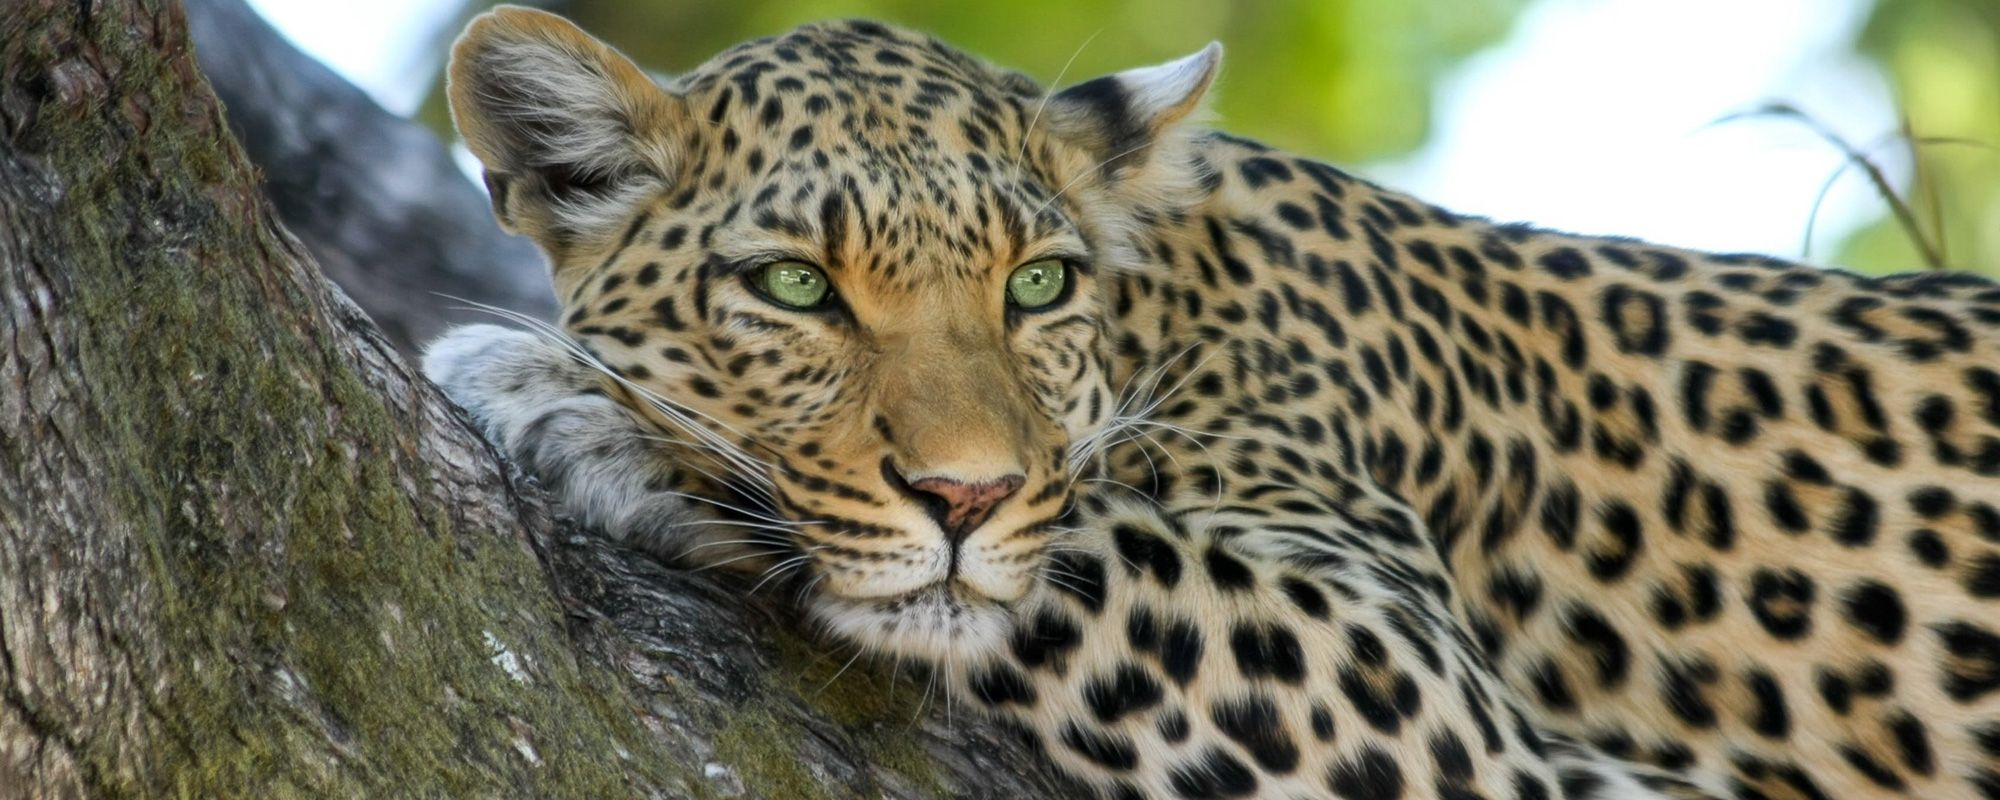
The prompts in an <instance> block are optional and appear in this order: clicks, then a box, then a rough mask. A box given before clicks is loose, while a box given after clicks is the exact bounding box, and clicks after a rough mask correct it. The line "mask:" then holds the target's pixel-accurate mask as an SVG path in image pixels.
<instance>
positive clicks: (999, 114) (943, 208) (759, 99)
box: [670, 22, 1074, 288]
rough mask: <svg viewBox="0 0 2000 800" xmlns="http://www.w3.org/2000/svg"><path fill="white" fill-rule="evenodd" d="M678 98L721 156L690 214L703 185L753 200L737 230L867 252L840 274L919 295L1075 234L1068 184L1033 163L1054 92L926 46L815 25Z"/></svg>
mask: <svg viewBox="0 0 2000 800" xmlns="http://www.w3.org/2000/svg"><path fill="white" fill-rule="evenodd" d="M673 87H674V88H675V89H676V91H678V92H680V93H681V94H682V95H683V96H684V97H686V98H687V99H688V101H689V104H690V107H691V109H692V110H693V111H694V112H696V113H697V114H699V115H701V116H703V117H704V118H705V120H706V121H707V123H708V124H707V125H706V126H703V128H702V132H701V134H700V135H702V136H704V137H707V138H709V139H711V140H712V141H710V142H709V145H710V149H709V152H711V153H714V152H716V151H719V153H720V157H719V158H717V159H715V160H713V161H710V162H704V163H702V164H701V165H700V169H701V175H699V176H698V179H697V182H696V185H695V186H689V187H685V188H684V190H683V192H684V194H683V197H682V199H681V200H680V203H686V202H688V201H690V200H691V199H692V196H693V194H694V192H695V191H697V190H698V189H700V188H703V187H705V188H707V189H709V190H711V191H721V192H725V193H726V192H730V191H735V192H746V193H748V196H747V202H744V203H742V204H741V205H739V206H733V207H732V208H731V209H730V210H729V213H727V214H726V216H727V218H728V219H727V221H726V222H728V223H735V224H737V225H738V226H744V225H748V226H754V228H756V229H757V232H758V233H768V234H774V235H777V236H781V237H784V238H786V239H788V240H792V241H797V242H801V243H804V242H808V241H810V242H813V243H815V244H816V245H818V246H820V247H823V248H824V249H825V250H826V251H827V252H828V253H829V254H832V253H835V252H839V251H841V250H842V249H843V248H845V249H846V251H847V252H849V253H851V254H853V255H854V257H853V258H852V259H839V258H831V257H830V258H828V259H826V260H827V261H828V262H829V263H827V264H825V265H824V266H826V267H827V268H828V269H829V270H830V271H834V272H851V271H860V272H864V273H867V274H869V275H871V276H877V277H882V278H888V279H891V280H892V281H894V282H896V283H904V284H909V285H906V286H903V287H902V288H914V284H916V283H920V282H922V281H925V280H929V279H933V278H937V277H942V276H947V275H949V276H953V277H970V276H971V274H972V273H974V272H976V271H977V270H979V269H990V268H995V267H997V266H1011V264H1012V262H1013V260H1015V259H1017V258H1020V257H1022V256H1023V255H1024V252H1023V248H1025V247H1029V246H1032V245H1033V244H1034V243H1036V242H1039V241H1045V240H1048V239H1050V238H1052V237H1059V236H1061V235H1062V234H1063V233H1064V232H1066V231H1071V230H1073V229H1074V226H1073V225H1072V224H1071V223H1070V222H1069V220H1068V219H1067V218H1066V217H1065V214H1064V210H1063V209H1062V208H1061V207H1060V205H1059V204H1056V203H1053V202H1050V200H1051V199H1052V198H1053V197H1054V196H1055V195H1056V194H1057V192H1058V191H1059V188H1058V187H1056V186H1051V185H1049V183H1050V182H1049V181H1046V180H1043V179H1041V178H1040V177H1039V176H1037V175H1036V174H1035V173H1034V170H1032V169H1029V168H1027V167H1026V166H1025V165H1024V164H1023V163H1022V161H1023V160H1027V159H1032V158H1033V157H1035V155H1036V154H1035V153H1031V152H1025V148H1023V147H1022V139H1023V132H1024V131H1025V129H1026V128H1027V127H1028V126H1029V125H1030V123H1031V122H1032V118H1031V116H1030V115H1031V114H1032V108H1033V107H1034V106H1035V105H1036V104H1038V103H1039V102H1040V98H1041V96H1042V89H1041V87H1039V86H1038V85H1036V84H1035V83H1034V82H1033V81H1032V80H1030V79H1028V78H1026V77H1024V76H1021V75H1019V74H1018V73H1012V72H1007V71H1004V70H1000V69H997V68H995V67H992V66H990V65H988V64H986V63H985V62H983V61H980V60H979V59H977V58H974V57H973V56H970V55H968V54H966V53H964V52H962V51H959V50H956V49H954V48H952V47H950V46H948V45H945V44H943V43H942V42H939V41H937V40H936V39H932V38H930V37H928V36H924V35H922V34H917V33H911V32H905V31H897V30H894V29H891V28H889V27H887V26H882V25H878V24H875V23H871V22H836V23H819V24H813V25H806V26H803V27H800V28H798V29H795V30H793V31H792V32H790V33H787V34H785V35H782V36H777V37H770V38H766V39H760V40H757V41H753V42H749V43H746V44H743V45H739V46H737V47H735V48H732V49H730V50H728V51H725V52H724V53H722V54H721V55H718V56H716V57H715V58H713V59H711V60H710V61H709V62H708V63H707V64H704V65H702V66H701V67H699V68H697V69H695V70H694V71H692V72H690V73H687V74H685V75H683V76H681V77H680V78H678V79H677V80H675V81H674V82H673ZM746 167H747V170H746V169H745V168H746ZM680 203H676V204H670V205H678V204H680ZM739 229H740V228H739ZM940 270H942V271H940Z"/></svg>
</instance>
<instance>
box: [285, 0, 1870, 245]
mask: <svg viewBox="0 0 2000 800" xmlns="http://www.w3.org/2000/svg"><path fill="white" fill-rule="evenodd" d="M251 5H252V6H254V7H256V8H257V9H258V11H259V12H261V13H262V14H264V16H265V17H266V18H267V19H269V20H271V21H272V23H273V24H275V25H276V26H277V27H278V28H279V29H280V30H281V31H283V32H284V33H285V34H286V35H287V36H289V37H291V39H292V40H293V41H294V42H296V43H297V44H298V45H299V46H300V47H301V48H303V49H304V50H306V51H307V52H309V53H312V54H313V55H314V56H316V57H318V58H319V59H321V60H322V61H324V62H326V63H327V64H328V65H329V66H331V67H333V68H334V69H335V70H336V71H338V72H340V73H341V74H343V75H345V76H346V77H347V78H348V79H349V80H352V81H354V82H355V83H356V84H358V85H360V86H361V87H362V88H363V89H365V90H367V91H368V92H369V93H370V94H371V95H373V96H374V97H375V98H376V99H377V100H378V101H380V102H381V103H382V104H383V105H384V106H385V107H387V108H389V109H391V110H393V111H396V112H399V113H404V114H408V113H411V112H413V111H414V110H415V109H416V108H417V107H418V105H419V104H420V103H421V102H422V100H423V96H424V94H425V93H426V92H427V91H428V90H429V88H430V86H431V85H432V79H433V77H434V75H435V72H436V69H437V67H438V63H439V61H440V60H441V58H442V57H443V44H442V42H443V41H445V40H444V39H443V38H442V37H443V36H444V35H445V34H446V32H445V31H444V30H443V28H444V26H447V25H451V24H454V21H455V19H456V12H457V9H458V5H457V3H456V2H452V1H451V0H347V2H342V3H324V2H317V0H251ZM1869 6H1870V2H1869V0H1536V2H1534V3H1532V4H1530V6H1529V7H1528V10H1527V12H1526V13H1525V14H1524V15H1523V16H1522V17H1521V18H1520V20H1519V21H1518V23H1517V24H1516V25H1515V27H1514V28H1513V31H1512V33H1511V35H1510V36H1509V37H1508V38H1507V39H1506V40H1504V41H1502V42H1501V43H1499V44H1498V45H1496V46H1493V47H1491V48H1488V49H1486V50H1484V51H1481V52H1479V53H1477V54H1475V55H1473V56H1472V57H1471V58H1468V59H1466V60H1465V61H1464V62H1462V63H1461V64H1460V65H1458V66H1457V67H1455V68H1453V70H1452V71H1451V72H1450V73H1448V75H1447V77H1446V78H1445V79H1444V82H1443V83H1442V85H1441V87H1440V91H1439V92H1438V94H1437V101H1436V102H1437V108H1436V109H1435V111H1434V116H1433V118H1434V123H1433V126H1432V128H1431V134H1430V137H1429V140H1428V141H1427V142H1426V143H1425V145H1424V146H1423V147H1421V148H1420V149H1419V150H1417V151H1416V152H1414V153H1411V154H1408V155H1406V156H1403V157H1401V158H1398V159H1396V160H1394V161H1389V162H1379V163H1368V164H1343V165H1341V166H1343V167H1346V168H1349V169H1352V170H1354V171H1357V172H1360V173H1362V174H1364V175H1367V176H1369V177H1371V178H1373V179H1376V180H1378V181H1380V182H1383V183H1385V184H1387V185H1389V186H1392V187H1395V188H1399V189H1402V190H1404V191H1408V192H1410V193H1413V194H1415V195H1417V196H1419V197H1422V198H1424V199H1426V200H1428V201H1430V202H1433V203H1436V204H1438V205H1442V206H1445V207H1448V208H1452V209H1454V210H1458V211H1463V212H1468V213H1476V214H1484V215H1487V216H1491V217H1494V218H1496V219H1503V220H1508V221H1526V222H1533V223H1536V224H1540V225H1545V226H1550V227H1555V228H1560V229H1565V230H1571V231H1576V232H1580V233H1596V234H1610V235H1625V236H1638V237H1643V238H1647V239H1652V240H1655V241H1659V242H1662V243H1666V244H1674V245H1680V246H1685V247H1694V248H1702V249H1709V250H1722V251H1749V252H1759V253H1766V254H1770V255H1775V256H1779V257H1783V258H1800V257H1801V256H1802V254H1803V253H1804V248H1805V245H1806V243H1805V242H1804V241H1803V235H1804V232H1805V230H1806V222H1807V218H1808V215H1809V214H1810V212H1811V208H1812V205H1813V201H1814V198H1815V196H1817V195H1818V194H1819V192H1820V191H1821V187H1822V185H1824V184H1826V182H1827V181H1828V179H1829V178H1832V177H1833V176H1834V175H1835V174H1836V172H1837V171H1839V170H1840V167H1841V160H1842V156H1841V154H1840V153H1839V152H1838V151H1836V150H1835V149H1834V148H1833V147H1832V146H1830V145H1828V144H1826V143H1824V142H1822V141H1820V140H1818V139H1817V138H1815V137H1814V136H1813V135H1811V134H1810V133H1808V132H1807V131H1805V130H1804V129H1803V128H1801V127H1799V126H1797V125H1796V124H1794V123H1789V122H1785V121H1781V120H1768V119H1753V120H1740V121H1735V122H1730V123H1727V124H1721V125H1716V124H1713V123H1715V122H1716V121H1717V120H1719V119H1721V118H1723V117H1725V116H1727V115H1729V114H1732V113H1736V112H1741V111H1745V110H1748V109H1751V108H1754V107H1756V106H1758V105H1760V104H1762V103H1765V102H1769V101H1779V100H1781V101H1784V102H1787V103H1790V104H1792V105H1795V106H1798V107H1800V108H1802V109H1804V110H1806V111H1808V112H1810V113H1811V114H1813V115H1814V116H1815V117H1817V118H1818V119H1819V120H1820V122H1822V123H1823V124H1825V125H1827V126H1828V127H1831V128H1833V129H1834V130H1835V131H1837V132H1839V133H1840V134H1842V135H1843V136H1845V137H1846V138H1847V139H1848V140H1849V141H1853V142H1857V143H1864V144H1865V143H1871V142H1875V141H1877V140H1879V139H1880V138H1881V137H1883V136H1884V135H1885V134H1888V133H1890V132H1891V131H1893V130H1894V128H1895V126H1896V119H1895V112H1894V111H1893V107H1892V103H1891V99H1890V95H1889V90H1888V88H1887V85H1886V83H1885V81H1884V80H1883V78H1882V76H1881V75H1880V74H1879V72H1878V71H1877V70H1876V68H1875V67H1874V66H1873V65H1872V64H1870V63H1868V62H1866V61H1864V60H1862V59H1861V58H1860V57H1858V56H1857V55H1855V54H1854V50H1853V44H1854V40H1855V37H1856V36H1857V35H1858V33H1859V29H1860V27H1861V25H1862V23H1863V22H1864V18H1865V16H1866V13H1867V11H1868V8H1869ZM1225 44H1226V45H1229V46H1231V47H1255V46H1256V43H1255V42H1236V41H1225ZM1008 66H1011V67H1016V68H1020V69H1023V70H1026V71H1028V72H1030V73H1032V74H1044V75H1046V74H1051V73H1052V72H1053V71H1054V70H1055V69H1057V68H1059V67H1060V66H1061V65H1059V64H1009V65H1008ZM1135 66H1136V65H1135ZM1223 72H1224V80H1223V82H1222V84H1221V87H1220V90H1221V91H1224V92H1226V91H1228V82H1227V75H1228V65H1227V61H1226V57H1225V63H1224V67H1223ZM1216 124H1217V125H1218V126H1219V127H1222V128H1225V129H1229V130H1232V131H1233V132H1235V133H1239V134H1243V135H1246V136H1251V137H1256V136H1257V135H1258V132H1257V131H1255V130H1243V129H1241V128H1240V127H1232V126H1231V125H1230V122H1229V120H1228V119H1226V118H1225V119H1220V120H1218V121H1217V122H1216ZM1306 154H1307V155H1312V153H1310V152H1308V153H1306ZM1881 155H1883V156H1884V157H1885V164H1886V165H1887V166H1889V167H1890V168H1891V170H1892V174H1894V173H1895V172H1897V171H1906V169H1907V168H1906V167H1905V166H1904V164H1903V163H1902V162H1899V161H1898V160H1897V158H1896V154H1895V153H1894V152H1893V150H1885V151H1883V153H1882V154H1881ZM1882 213H1883V205H1882V202H1881V201H1880V200H1879V199H1878V198H1877V197H1876V196H1875V195H1874V193H1873V191H1872V190H1871V189H1870V188H1869V187H1868V185H1867V182H1866V181H1865V180H1864V179H1862V177H1861V176H1860V174H1859V173H1858V171H1856V170H1848V171H1847V172H1846V173H1845V175H1844V177H1843V178H1842V179H1841V180H1839V181H1838V182H1837V183H1835V184H1834V185H1833V187H1832V189H1831V191H1830V192H1829V193H1828V195H1827V199H1826V201H1825V204H1824V206H1823V207H1822V208H1821V209H1820V212H1819V218H1818V225H1817V228H1816V229H1815V230H1814V233H1813V239H1814V241H1813V242H1812V245H1813V247H1814V249H1813V250H1812V251H1811V256H1810V257H1811V259H1812V260H1814V261H1816V262H1824V261H1826V260H1827V259H1830V258H1832V256H1833V253H1834V251H1835V248H1836V246H1837V245H1838V243H1839V242H1840V241H1841V240H1842V238H1843V237H1844V236H1845V235H1846V234H1847V233H1849V232H1850V231H1852V230H1854V229H1855V228H1856V227H1858V226H1860V225H1863V224H1865V223H1867V222H1869V221H1871V220H1874V219H1876V218H1879V217H1880V216H1881V214H1882Z"/></svg>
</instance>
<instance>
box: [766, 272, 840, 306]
mask: <svg viewBox="0 0 2000 800" xmlns="http://www.w3.org/2000/svg"><path fill="white" fill-rule="evenodd" d="M751 282H752V283H755V284H756V285H757V290H758V291H760V292H763V293H764V296H765V297H768V298H771V301H772V302H775V303H777V304H778V305H781V306H789V307H791V308H799V309H806V308H814V307H816V306H818V305H819V304H820V303H822V302H825V300H826V295H827V292H828V286H827V281H826V273H824V272H820V271H819V267H815V266H813V265H811V264H807V263H804V262H801V261H774V262H772V263H769V264H766V265H764V266H762V267H758V268H757V272H756V273H755V274H753V275H752V276H751Z"/></svg>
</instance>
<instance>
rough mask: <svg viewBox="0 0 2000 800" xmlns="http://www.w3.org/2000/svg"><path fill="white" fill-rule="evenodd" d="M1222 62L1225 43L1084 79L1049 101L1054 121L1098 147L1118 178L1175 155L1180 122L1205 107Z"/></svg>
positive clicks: (1103, 164)
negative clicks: (1173, 139) (1178, 57)
mask: <svg viewBox="0 0 2000 800" xmlns="http://www.w3.org/2000/svg"><path fill="white" fill-rule="evenodd" d="M1221 67H1222V44H1221V43H1220V42H1209V43H1208V46H1207V47H1203V48H1202V49H1201V50H1200V51H1198V52H1196V53H1194V54H1193V55H1190V56H1186V57H1184V58H1180V59H1177V60H1174V61H1169V62H1167V63H1165V64H1158V65H1155V66H1151V67H1140V68H1138V69H1128V70H1125V71H1124V72H1120V73H1117V74H1115V75H1106V76H1104V77H1101V78H1095V79H1092V80H1088V81H1084V82H1083V83H1079V84H1077V85H1075V86H1071V87H1069V88H1067V89H1064V90H1062V91H1060V92H1057V93H1056V95H1055V97H1054V98H1053V99H1052V100H1051V101H1050V103H1049V114H1050V125H1051V126H1052V127H1053V128H1055V129H1056V130H1057V131H1058V133H1059V135H1061V136H1062V137H1063V138H1065V139H1067V140H1069V141H1070V142H1072V143H1073V144H1076V145H1079V146H1081V147H1083V148H1084V149H1086V150H1089V151H1090V152H1092V153H1094V154H1095V155H1096V156H1097V158H1098V161H1099V163H1098V166H1097V168H1098V169H1099V170H1101V171H1102V172H1103V173H1104V175H1105V177H1106V178H1108V179H1111V180H1116V179H1118V178H1120V177H1123V176H1127V175H1131V174H1134V173H1137V172H1140V171H1142V170H1144V169H1145V168H1146V166H1147V165H1148V164H1149V163H1154V162H1155V161H1156V158H1155V157H1156V156H1161V155H1171V154H1170V153H1167V152H1165V151H1168V150H1170V149H1171V145H1172V142H1171V139H1172V138H1173V134H1174V132H1175V126H1176V125H1178V124H1179V123H1180V122H1181V121H1183V120H1186V119H1188V118H1189V117H1190V116H1192V115H1193V114H1194V113H1195V112H1196V111H1197V110H1198V109H1200V108H1201V107H1202V101H1203V99H1204V98H1205V97H1206V96H1207V95H1208V88H1209V86H1210V85H1211V84H1213V83H1214V82H1215V75H1216V73H1217V72H1218V71H1219V70H1220V69H1221Z"/></svg>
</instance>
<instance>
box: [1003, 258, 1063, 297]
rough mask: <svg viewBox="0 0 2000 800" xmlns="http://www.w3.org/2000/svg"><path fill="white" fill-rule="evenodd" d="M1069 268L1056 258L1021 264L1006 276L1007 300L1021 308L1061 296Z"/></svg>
mask: <svg viewBox="0 0 2000 800" xmlns="http://www.w3.org/2000/svg"><path fill="white" fill-rule="evenodd" d="M1068 280H1069V270H1068V268H1066V267H1064V266H1063V262H1061V261H1058V260H1056V259H1053V258H1052V259H1048V260H1046V261H1037V262H1035V263H1032V264H1023V265H1021V266H1020V267H1016V268H1015V269H1014V274H1012V275H1009V276H1007V300H1008V301H1009V302H1011V303H1013V304H1014V305H1015V306H1017V307H1020V308H1023V309H1036V308H1041V307H1042V306H1045V305H1048V304H1050V303H1053V302H1055V301H1056V300H1057V299H1058V298H1060V297H1062V293H1063V284H1064V283H1065V282H1067V281H1068Z"/></svg>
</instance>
